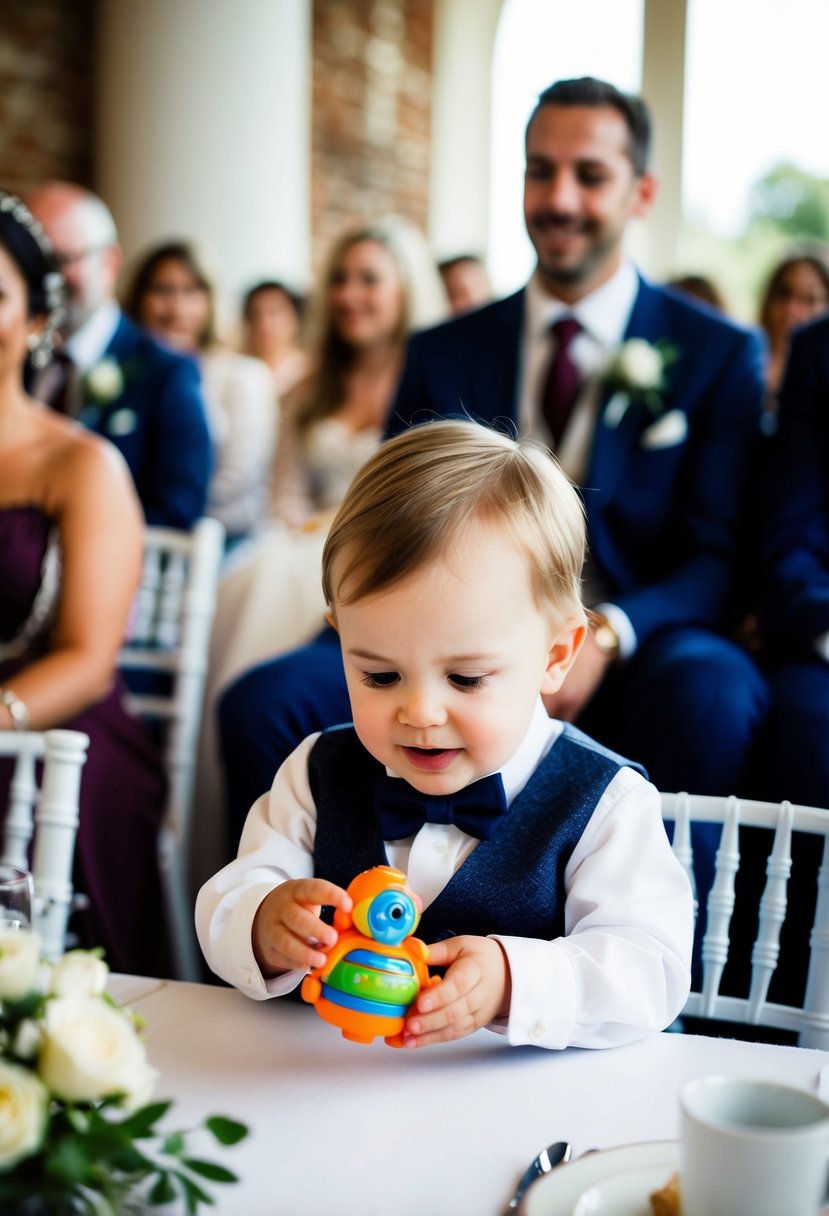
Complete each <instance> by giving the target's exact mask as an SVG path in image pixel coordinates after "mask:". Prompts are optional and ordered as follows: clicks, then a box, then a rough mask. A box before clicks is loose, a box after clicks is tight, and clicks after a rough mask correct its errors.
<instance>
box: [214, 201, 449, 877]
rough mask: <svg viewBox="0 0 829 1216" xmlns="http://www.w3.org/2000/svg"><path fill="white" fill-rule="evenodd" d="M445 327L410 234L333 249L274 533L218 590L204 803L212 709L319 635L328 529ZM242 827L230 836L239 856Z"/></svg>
mask: <svg viewBox="0 0 829 1216" xmlns="http://www.w3.org/2000/svg"><path fill="white" fill-rule="evenodd" d="M443 315H445V305H444V302H443V292H442V289H441V284H440V279H439V277H438V275H437V271H436V270H435V267H434V263H433V261H432V257H431V253H430V251H429V249H428V246H427V244H426V241H425V239H424V238H423V236H422V235H421V234H420V233H419V232H417V231H416V230H415V229H414V228H413V226H412V225H410V224H408V223H407V222H406V221H404V220H402V219H400V218H398V217H388V218H386V219H383V220H380V221H378V222H376V223H374V224H360V225H358V226H356V227H353V228H350V229H349V230H347V231H346V232H345V233H344V234H343V235H342V236H341V237H340V239H339V240H338V241H337V242H336V243H335V245H334V247H333V249H332V250H331V252H330V254H329V256H328V259H327V262H326V265H325V267H324V269H323V271H322V274H321V276H320V280H319V286H318V289H317V292H316V295H315V299H314V303H313V306H312V317H311V330H312V335H313V338H312V369H313V370H312V371H311V373H310V374H309V375H308V376H307V377H306V378H305V380H303V381H302V382H300V383H299V384H298V385H297V386H296V387H295V389H294V390H293V391H292V392H291V393H289V394H288V395H287V396H286V397H285V398H283V400H282V402H281V407H282V420H281V424H280V438H279V446H278V452H277V460H276V470H275V482H274V511H275V513H276V516H277V523H276V524H275V526H273V527H272V528H271V529H270V530H269V532H268V533H267V534H266V535H265V536H264V537H263V538H262V539H261V541H260V542H259V543H257V544H256V545H255V546H254V547H252V549H251V550H250V551H249V553H248V554H247V556H245V555H240V559H239V561H238V562H237V563H236V565H235V566H234V567H233V568H231V569H230V570H229V571H228V573H227V574H226V576H225V577H224V578H223V579H222V581H221V583H220V586H219V593H218V601H217V606H216V617H215V620H214V626H213V632H212V636H211V651H210V674H209V678H208V688H207V696H206V699H205V706H206V710H205V724H204V727H203V738H202V747H201V753H202V756H203V758H204V763H203V764H200V771H201V773H202V774H203V779H202V780H200V782H199V789H200V791H201V792H203V794H204V797H205V798H207V799H211V797H212V799H213V800H215V797H216V794H215V792H213V793H212V795H211V791H215V790H216V789H217V788H218V786H219V784H220V783H219V779H218V776H217V774H216V763H217V759H216V746H215V742H214V737H213V731H214V725H213V722H212V717H213V708H214V706H215V704H216V698H217V697H218V696H219V695H221V693H222V692H223V690H224V689H225V688H226V687H227V686H228V684H229V683H230V682H231V680H233V679H234V678H235V677H236V676H238V675H239V673H240V672H242V671H244V670H246V669H247V668H249V667H251V666H253V665H254V664H255V663H258V662H260V661H261V660H262V659H265V658H270V657H272V656H274V655H277V654H280V653H282V652H283V651H285V650H287V649H289V648H291V647H293V646H296V645H298V644H299V643H300V642H304V641H307V640H308V639H309V638H310V637H312V636H313V634H314V633H315V632H317V630H319V628H320V627H321V626H322V624H323V621H324V612H325V603H324V601H323V598H322V590H321V588H320V581H319V563H320V555H321V553H322V545H323V541H324V540H325V533H326V530H327V526H328V523H329V522H330V520H331V518H332V517H333V514H334V512H335V510H336V509H337V507H338V506H339V504H340V502H341V500H342V497H343V495H344V494H345V491H346V489H347V488H348V485H349V483H350V481H351V479H352V477H353V476H354V474H355V473H356V472H357V470H358V469H359V468H360V466H361V465H362V464H363V462H364V461H365V460H366V459H367V457H368V456H369V455H370V454H371V453H372V452H373V450H374V448H375V447H376V446H377V444H378V443H379V441H380V435H381V432H382V428H383V425H384V423H385V419H386V417H387V415H388V411H389V405H390V402H391V400H392V398H393V396H394V391H395V388H396V385H397V380H398V378H399V375H400V371H401V367H402V362H403V351H404V348H405V342H406V337H407V335H408V333H409V332H410V329H411V327H413V326H415V325H424V324H429V323H430V322H433V321H435V320H436V319H438V318H439V317H441V316H443ZM205 766H207V767H205ZM208 771H209V774H210V775H209V776H208V775H207V774H208ZM244 809H245V810H247V807H245V808H244ZM241 819H242V815H241V814H240V815H239V816H238V817H237V819H236V821H235V823H234V826H233V827H232V832H233V847H234V848H235V844H236V841H237V840H238V836H239V831H241ZM224 855H225V856H226V853H225V854H224ZM214 868H215V867H214Z"/></svg>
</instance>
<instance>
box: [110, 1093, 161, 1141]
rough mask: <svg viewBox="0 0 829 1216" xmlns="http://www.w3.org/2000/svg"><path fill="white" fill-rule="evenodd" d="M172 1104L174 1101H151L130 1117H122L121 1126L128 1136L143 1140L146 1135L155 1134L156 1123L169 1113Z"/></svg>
mask: <svg viewBox="0 0 829 1216" xmlns="http://www.w3.org/2000/svg"><path fill="white" fill-rule="evenodd" d="M172 1105H173V1104H172V1102H151V1103H150V1104H149V1105H148V1106H142V1107H141V1109H140V1110H137V1111H135V1113H134V1114H132V1115H130V1116H129V1118H127V1119H122V1120H121V1122H120V1124H119V1127H120V1128H121V1130H122V1131H123V1132H125V1133H126V1134H127V1135H128V1136H132V1137H134V1139H136V1140H143V1139H144V1138H145V1137H146V1136H151V1135H152V1134H153V1128H154V1126H155V1124H156V1123H158V1121H159V1119H162V1118H163V1117H164V1115H166V1114H167V1111H168V1110H169V1109H170V1107H171V1106H172Z"/></svg>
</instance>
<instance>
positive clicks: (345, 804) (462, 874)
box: [308, 725, 643, 942]
mask: <svg viewBox="0 0 829 1216" xmlns="http://www.w3.org/2000/svg"><path fill="white" fill-rule="evenodd" d="M626 764H628V762H627V761H626V760H623V759H622V757H621V756H617V755H615V754H614V753H613V752H610V751H608V750H607V749H606V748H603V747H601V746H600V745H599V744H598V743H595V742H594V741H593V740H592V739H590V738H588V736H587V735H585V734H582V732H581V731H579V730H577V729H576V728H575V727H573V726H570V725H565V726H564V730H563V732H562V734H561V735H560V736H559V738H558V739H557V740H556V742H555V743H554V744H553V746H552V747H551V748H550V751H549V752H548V753H547V755H546V757H545V758H544V760H542V762H541V764H540V765H539V766H538V768H537V769H536V771H535V772H534V773H533V775H532V776H531V777H530V779H529V781H528V782H527V784H526V785H525V787H524V789H523V790H521V792H520V793H519V794H518V796H517V797H516V799H515V800H514V802H513V803H512V806H511V807H510V808H509V810H508V811H507V813H506V815H505V816H504V818H503V819H502V820H501V822H500V823H499V825H498V827H497V829H496V831H495V833H494V834H493V836H492V837H491V839H490V840H482V841H481V842H480V844H479V845H478V846H477V848H476V849H475V850H474V851H473V852H472V853H471V855H470V856H469V857H468V858H467V859H466V861H465V862H464V863H463V865H462V866H461V867H460V869H459V870H458V871H457V872H456V873H455V874H454V875H453V876H452V878H451V879H450V880H449V882H448V883H447V885H446V886H445V887H444V889H443V891H442V892H441V893H440V895H438V896H437V898H436V899H435V900H434V902H433V903H432V904H431V905H430V906H429V907H428V908H427V909H426V910H425V912H424V913H423V917H422V919H421V922H420V924H419V925H418V928H417V936H418V937H420V938H422V939H423V940H424V941H426V942H430V941H440V940H441V939H443V938H446V937H454V936H456V935H459V934H467V933H469V934H475V935H476V936H480V937H485V936H487V935H488V934H491V933H498V934H504V935H507V936H513V937H536V938H542V939H544V940H550V939H551V938H554V937H559V936H561V934H562V933H563V932H564V899H565V891H564V870H565V867H566V865H567V862H568V861H569V859H570V856H571V854H572V852H573V849H574V848H575V846H576V844H577V843H578V841H579V839H580V838H581V835H582V833H583V831H584V829H585V827H586V826H587V823H588V821H589V819H590V816H591V815H592V814H593V812H594V810H595V809H596V805H597V804H598V802H599V799H600V798H601V796H602V794H603V793H604V791H605V790H606V789H607V787H608V785H609V784H610V782H611V781H612V780H613V778H614V777H615V776H616V774H617V773H618V771H619V769H620V768H621V767H622V766H623V765H626ZM629 767H631V768H636V769H637V770H638V771H639V772H643V770H642V769H641V768H640V767H639V766H638V765H635V764H631V765H629ZM308 768H309V778H310V783H311V793H312V795H313V798H314V802H315V803H316V808H317V832H316V839H315V842H314V873H315V874H316V875H318V876H320V877H324V878H327V879H329V880H330V881H332V882H335V883H337V885H338V886H341V887H347V886H348V884H349V883H350V882H351V880H352V878H354V877H355V876H356V875H357V874H359V873H361V872H362V871H363V870H367V869H369V868H370V867H371V866H377V865H388V864H389V861H388V858H387V856H386V850H385V846H384V842H383V839H382V837H381V835H380V829H379V828H378V826H377V823H376V821H375V818H374V813H373V809H372V808H373V790H374V778H375V776H376V774H377V773H378V772H382V771H383V769H382V766H381V765H380V764H379V763H378V761H376V760H375V759H374V757H373V756H371V755H370V754H369V752H367V751H366V750H365V748H364V747H363V745H362V744H361V743H360V741H359V739H358V738H357V735H356V733H355V731H354V728H353V727H351V726H341V727H335V728H334V729H333V730H328V731H325V732H324V733H323V734H322V735H320V737H319V739H318V740H317V742H316V743H315V745H314V747H313V748H312V750H311V754H310V757H309V762H308Z"/></svg>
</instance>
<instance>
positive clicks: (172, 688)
mask: <svg viewBox="0 0 829 1216" xmlns="http://www.w3.org/2000/svg"><path fill="white" fill-rule="evenodd" d="M223 545H224V528H223V527H222V525H221V524H220V523H218V522H217V521H216V520H214V519H202V520H199V521H198V523H196V525H195V526H194V527H193V529H192V531H191V532H178V531H174V530H173V529H169V528H156V527H149V528H147V529H145V545H144V565H143V575H142V580H141V586H140V589H139V591H138V594H137V596H136V600H135V605H134V609H133V614H132V620H131V623H130V628H129V632H128V636H127V639H126V641H125V644H124V646H123V647H122V649H121V652H120V655H119V659H118V666H119V669H120V670H121V671H122V672H124V674H125V676H126V679H127V682H128V683H129V682H130V676H131V674H134V673H144V676H143V678H144V679H145V680H149V681H150V683H151V687H150V688H149V690H147V691H144V690H142V691H135V690H133V691H132V692H131V693H130V695H129V696H128V698H127V702H128V704H129V706H130V708H131V709H132V710H133V712H135V713H137V714H138V715H139V716H140V717H142V718H145V719H146V720H147V721H149V722H151V723H156V724H160V725H161V734H162V747H163V755H164V763H165V769H166V773H167V780H168V794H167V805H166V808H165V815H164V822H163V824H162V828H161V832H160V836H159V842H158V855H159V865H160V868H161V878H162V884H163V891H164V898H165V905H166V908H165V910H166V914H167V922H168V925H169V929H170V936H171V944H172V950H173V963H174V967H175V971H176V975H177V976H178V977H179V978H180V979H188V980H194V979H199V978H201V966H200V963H199V952H198V946H197V944H196V938H195V932H194V928H193V906H192V899H191V896H190V883H189V856H190V833H191V821H192V814H193V806H192V803H193V783H194V773H195V763H196V748H197V744H198V735H199V726H200V723H201V713H202V699H203V693H204V680H205V675H206V672H207V654H208V642H209V639H210V627H211V622H212V619H213V612H214V608H215V603H216V585H217V582H218V575H219V564H220V562H221V558H222V551H223ZM134 683H135V682H134V681H133V684H134Z"/></svg>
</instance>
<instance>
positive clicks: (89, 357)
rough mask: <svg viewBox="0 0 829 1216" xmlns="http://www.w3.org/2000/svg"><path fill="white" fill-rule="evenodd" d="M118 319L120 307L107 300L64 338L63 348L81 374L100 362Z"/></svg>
mask: <svg viewBox="0 0 829 1216" xmlns="http://www.w3.org/2000/svg"><path fill="white" fill-rule="evenodd" d="M120 320H121V310H120V308H119V307H118V305H117V304H116V303H115V301H114V300H107V301H106V303H105V304H102V305H101V307H100V308H98V309H97V310H96V311H95V312H94V313H93V314H92V316H91V317H90V318H89V320H88V321H86V322H85V323H84V324H83V325H82V326H81V328H80V329H78V330H76V331H75V333H73V334H71V335H70V337H68V338H67V339H66V341H65V342H64V344H63V350H65V351H66V353H67V355H69V357H70V359H71V360H72V362H73V363H74V365H75V367H76V368H77V369H78V371H79V372H80V373H81V374H82V375H83V374H84V373H86V372H88V371H91V369H92V368H93V367H94V366H95V364H96V363H99V362H100V360H101V358H102V356H103V354H104V351H105V350H106V348H107V347H108V346H109V344H110V342H111V341H112V339H113V337H114V335H115V331H116V329H117V328H118V322H119V321H120Z"/></svg>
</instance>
